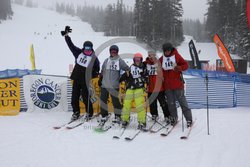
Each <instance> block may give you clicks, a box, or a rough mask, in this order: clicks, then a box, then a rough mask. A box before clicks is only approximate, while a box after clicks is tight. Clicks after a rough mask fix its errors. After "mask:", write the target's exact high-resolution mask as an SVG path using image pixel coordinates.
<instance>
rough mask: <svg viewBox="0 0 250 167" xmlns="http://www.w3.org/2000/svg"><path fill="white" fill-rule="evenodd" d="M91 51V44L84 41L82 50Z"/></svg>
mask: <svg viewBox="0 0 250 167" xmlns="http://www.w3.org/2000/svg"><path fill="white" fill-rule="evenodd" d="M85 49H86V50H93V43H92V42H91V41H85V42H84V43H83V50H85Z"/></svg>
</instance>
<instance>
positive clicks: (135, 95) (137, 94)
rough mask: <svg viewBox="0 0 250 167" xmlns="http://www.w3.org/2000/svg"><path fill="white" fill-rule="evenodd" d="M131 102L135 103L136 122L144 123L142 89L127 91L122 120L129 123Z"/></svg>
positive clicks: (144, 111) (144, 112) (144, 113)
mask: <svg viewBox="0 0 250 167" xmlns="http://www.w3.org/2000/svg"><path fill="white" fill-rule="evenodd" d="M133 100H134V102H135V107H136V112H137V120H138V122H139V123H146V109H145V107H146V106H145V97H144V90H143V88H139V89H127V91H126V95H125V99H124V103H123V109H122V120H123V121H126V122H129V119H130V111H131V108H132V101H133Z"/></svg>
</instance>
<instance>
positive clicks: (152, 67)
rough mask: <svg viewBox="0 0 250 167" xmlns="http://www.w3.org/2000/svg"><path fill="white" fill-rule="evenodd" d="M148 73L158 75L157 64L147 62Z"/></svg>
mask: <svg viewBox="0 0 250 167" xmlns="http://www.w3.org/2000/svg"><path fill="white" fill-rule="evenodd" d="M147 70H148V75H157V65H155V64H153V65H151V64H147Z"/></svg>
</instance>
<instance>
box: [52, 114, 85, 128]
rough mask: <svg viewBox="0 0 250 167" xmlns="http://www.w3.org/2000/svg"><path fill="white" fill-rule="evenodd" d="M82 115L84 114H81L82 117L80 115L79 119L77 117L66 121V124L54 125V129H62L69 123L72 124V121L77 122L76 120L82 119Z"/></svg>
mask: <svg viewBox="0 0 250 167" xmlns="http://www.w3.org/2000/svg"><path fill="white" fill-rule="evenodd" d="M82 117H84V115H82V116H80V117H79V118H78V119H76V120H71V121H69V122H67V123H64V124H62V125H59V126H54V127H53V129H61V128H63V127H65V126H67V125H70V124H71V123H73V122H75V121H77V120H80V119H81V118H82Z"/></svg>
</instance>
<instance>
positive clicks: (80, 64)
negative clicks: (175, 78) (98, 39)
mask: <svg viewBox="0 0 250 167" xmlns="http://www.w3.org/2000/svg"><path fill="white" fill-rule="evenodd" d="M71 30H72V29H71V28H70V27H69V26H66V27H65V31H62V32H61V33H62V35H63V36H64V37H65V41H66V43H67V45H68V47H69V49H70V51H71V52H72V54H73V55H74V57H75V67H74V69H73V72H72V74H71V76H70V79H72V80H73V88H72V97H71V105H72V108H73V112H74V113H73V115H72V118H71V120H76V119H78V118H79V116H80V105H79V99H80V95H81V96H82V99H83V103H84V104H85V108H86V116H85V119H86V120H89V119H90V118H91V117H92V116H93V106H92V104H90V95H89V84H90V82H91V79H92V78H95V77H97V76H98V74H99V70H100V62H99V60H98V58H97V57H96V55H95V52H94V50H93V44H92V42H90V41H85V42H84V44H83V48H82V49H80V48H78V47H76V46H75V45H74V44H73V42H72V41H71V38H70V37H69V36H68V34H69V33H70V32H71Z"/></svg>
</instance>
